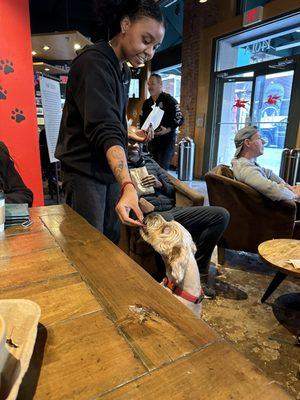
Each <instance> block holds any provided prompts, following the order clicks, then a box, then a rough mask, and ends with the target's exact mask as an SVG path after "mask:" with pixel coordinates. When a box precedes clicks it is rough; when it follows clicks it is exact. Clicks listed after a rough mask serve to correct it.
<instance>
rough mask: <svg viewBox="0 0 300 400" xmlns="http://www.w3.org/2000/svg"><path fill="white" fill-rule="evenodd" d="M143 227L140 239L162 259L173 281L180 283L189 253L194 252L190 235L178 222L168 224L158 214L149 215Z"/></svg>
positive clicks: (194, 247) (194, 248)
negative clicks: (149, 245)
mask: <svg viewBox="0 0 300 400" xmlns="http://www.w3.org/2000/svg"><path fill="white" fill-rule="evenodd" d="M145 225H146V226H145V227H144V228H142V229H141V230H140V233H141V236H142V238H143V239H144V240H145V241H146V242H148V243H149V244H151V245H152V247H153V248H154V249H155V250H156V251H157V252H158V253H159V254H160V255H161V256H162V257H163V259H164V260H165V263H166V267H167V268H168V267H169V268H170V273H171V275H172V277H173V279H174V280H175V281H176V282H177V283H178V282H181V281H182V280H183V278H184V274H185V270H186V267H187V264H188V261H189V256H190V253H191V252H192V254H195V252H196V246H195V244H194V242H193V239H192V237H191V235H190V233H189V232H188V231H187V230H186V229H185V228H184V227H183V226H182V225H181V224H179V223H178V222H176V221H170V222H168V221H166V220H165V219H164V218H163V217H162V216H161V215H159V214H151V215H149V216H148V217H147V218H146V219H145Z"/></svg>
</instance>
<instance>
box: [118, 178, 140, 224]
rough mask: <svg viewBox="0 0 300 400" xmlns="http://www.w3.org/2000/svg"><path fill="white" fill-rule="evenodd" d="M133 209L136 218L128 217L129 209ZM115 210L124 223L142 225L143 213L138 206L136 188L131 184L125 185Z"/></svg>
mask: <svg viewBox="0 0 300 400" xmlns="http://www.w3.org/2000/svg"><path fill="white" fill-rule="evenodd" d="M131 210H132V211H133V212H134V214H135V215H136V217H137V220H135V219H132V218H130V217H129V213H130V211H131ZM116 212H117V214H118V216H119V218H120V220H121V222H122V223H123V224H125V225H130V226H143V222H142V221H143V219H144V216H143V213H142V211H141V209H140V207H139V199H138V196H137V193H136V190H135V188H134V186H133V185H131V184H129V185H126V186H125V188H124V191H123V195H122V196H121V198H120V200H119V201H118V203H117V205H116Z"/></svg>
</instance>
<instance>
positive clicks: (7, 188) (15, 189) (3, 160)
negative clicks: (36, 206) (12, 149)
mask: <svg viewBox="0 0 300 400" xmlns="http://www.w3.org/2000/svg"><path fill="white" fill-rule="evenodd" d="M0 190H3V192H4V193H5V201H6V203H27V204H28V205H29V206H31V205H32V199H33V194H32V191H31V190H30V189H28V188H27V187H26V186H25V184H24V182H23V180H22V178H21V176H20V174H19V173H18V171H17V170H16V168H15V165H14V161H13V159H12V158H11V156H10V154H9V151H8V148H7V147H6V145H5V144H4V143H3V142H1V141H0Z"/></svg>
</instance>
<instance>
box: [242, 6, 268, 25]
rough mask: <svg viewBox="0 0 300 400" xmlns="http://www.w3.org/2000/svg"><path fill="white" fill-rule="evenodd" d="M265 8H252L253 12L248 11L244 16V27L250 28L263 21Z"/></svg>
mask: <svg viewBox="0 0 300 400" xmlns="http://www.w3.org/2000/svg"><path fill="white" fill-rule="evenodd" d="M263 12H264V8H263V7H262V6H259V7H256V8H252V10H249V11H246V12H244V14H243V26H250V25H253V24H257V23H258V22H260V21H262V19H263Z"/></svg>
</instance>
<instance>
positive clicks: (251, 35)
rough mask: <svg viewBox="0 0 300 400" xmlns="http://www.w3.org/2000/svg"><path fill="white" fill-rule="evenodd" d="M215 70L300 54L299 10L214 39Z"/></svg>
mask: <svg viewBox="0 0 300 400" xmlns="http://www.w3.org/2000/svg"><path fill="white" fill-rule="evenodd" d="M217 54H218V57H217V60H216V68H215V70H216V71H223V70H227V69H231V68H236V67H243V66H245V65H249V64H257V63H260V62H264V61H269V60H274V59H277V58H284V57H291V56H295V55H298V54H300V13H297V14H295V15H293V16H290V17H288V18H283V19H281V20H279V21H278V20H277V21H276V22H272V23H269V24H265V25H264V26H259V27H257V28H252V29H251V30H247V31H244V32H242V33H239V34H238V35H232V36H229V37H227V38H224V39H219V40H218V42H217Z"/></svg>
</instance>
